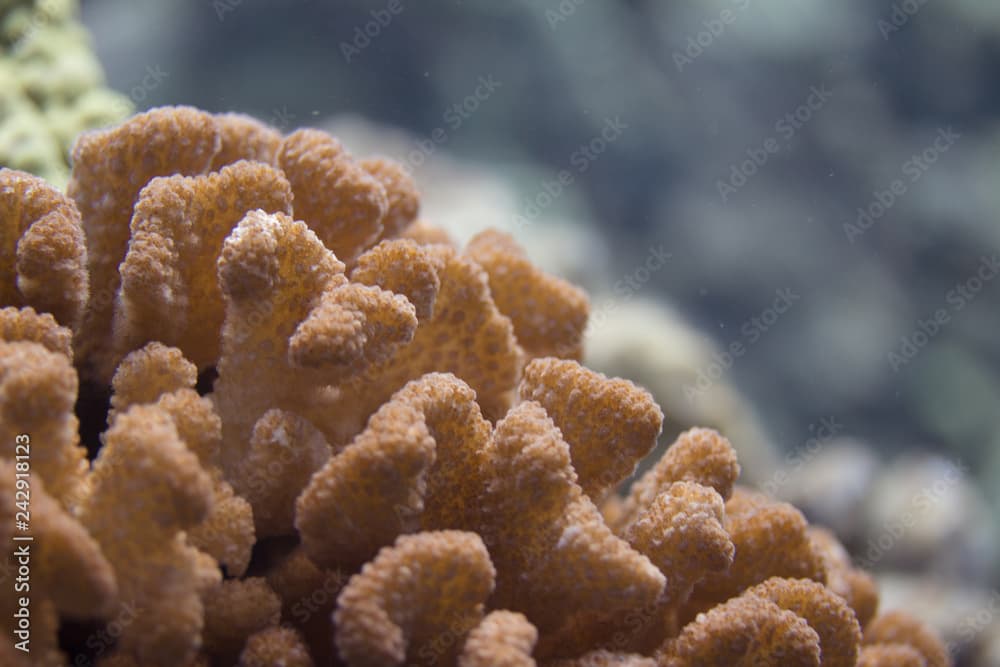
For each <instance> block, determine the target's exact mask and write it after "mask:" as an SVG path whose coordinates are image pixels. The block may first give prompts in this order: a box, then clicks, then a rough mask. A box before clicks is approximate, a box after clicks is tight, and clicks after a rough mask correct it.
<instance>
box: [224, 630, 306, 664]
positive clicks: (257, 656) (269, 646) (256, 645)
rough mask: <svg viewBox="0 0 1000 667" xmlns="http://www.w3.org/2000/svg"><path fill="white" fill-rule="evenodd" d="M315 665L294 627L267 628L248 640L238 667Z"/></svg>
mask: <svg viewBox="0 0 1000 667" xmlns="http://www.w3.org/2000/svg"><path fill="white" fill-rule="evenodd" d="M274 665H281V667H313V660H312V657H311V656H310V655H309V650H308V649H307V648H306V645H305V643H304V642H303V640H302V636H301V635H299V633H298V632H296V631H295V630H294V629H293V628H278V627H273V628H266V629H264V630H261V631H259V632H255V633H254V634H252V635H251V636H250V638H249V639H247V641H246V646H245V647H244V649H243V652H242V653H240V659H239V663H238V666H237V667H273V666H274Z"/></svg>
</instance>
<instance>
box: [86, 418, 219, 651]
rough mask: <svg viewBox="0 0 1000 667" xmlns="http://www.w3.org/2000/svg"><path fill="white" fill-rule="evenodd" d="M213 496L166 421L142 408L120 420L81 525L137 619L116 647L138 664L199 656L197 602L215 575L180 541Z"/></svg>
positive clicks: (205, 478) (95, 478) (199, 607)
mask: <svg viewBox="0 0 1000 667" xmlns="http://www.w3.org/2000/svg"><path fill="white" fill-rule="evenodd" d="M211 494H212V486H211V480H210V479H209V477H208V475H206V474H205V473H204V472H203V471H202V469H201V467H200V466H199V464H198V460H197V458H196V457H195V456H194V454H192V453H191V452H190V451H188V450H187V448H186V447H185V446H184V444H183V442H181V440H180V438H179V437H178V436H177V430H176V428H175V427H174V424H173V421H172V420H171V419H170V417H169V416H168V415H167V414H166V413H165V412H163V411H162V410H160V409H159V408H156V407H152V406H141V405H140V406H133V407H132V408H129V410H127V411H126V412H124V413H122V414H120V415H118V417H117V418H116V419H115V423H114V424H112V426H111V428H110V429H108V432H107V434H106V436H105V445H104V448H103V449H102V450H101V453H100V454H99V456H98V458H97V461H96V462H95V464H94V472H93V490H92V492H91V493H90V494H89V495H88V496H87V497H86V498H85V499H84V502H83V504H82V506H81V510H80V520H81V522H82V523H83V524H84V526H86V528H87V529H88V530H89V531H90V534H91V535H93V536H94V538H95V539H96V540H97V543H98V544H99V545H100V547H101V550H102V551H103V553H104V556H105V557H106V558H107V559H108V561H109V562H110V563H111V566H112V567H113V568H114V571H115V576H116V577H117V580H118V587H119V596H118V600H119V605H120V606H123V605H133V606H135V607H138V608H139V609H140V612H139V613H138V615H137V617H136V618H135V620H134V621H133V622H132V623H131V624H130V625H128V626H127V627H125V628H124V629H123V631H122V635H121V637H120V639H119V642H120V645H121V648H122V649H123V650H125V651H127V652H129V653H132V654H134V656H135V657H136V658H137V659H138V660H139V661H140V662H141V663H143V664H150V665H164V666H165V667H166V666H167V665H177V664H184V663H185V661H187V660H190V659H192V658H193V657H194V655H195V653H196V652H197V651H198V649H199V647H200V644H201V629H202V624H203V609H202V603H201V593H202V591H204V590H205V589H206V588H207V587H208V585H209V584H210V582H212V581H218V579H219V572H218V570H217V569H215V568H214V567H213V568H211V569H209V565H208V563H207V562H206V561H205V560H204V559H203V558H201V557H199V556H198V553H197V552H196V551H194V550H193V549H192V548H191V547H189V546H187V545H186V544H185V542H184V540H183V537H182V536H183V532H182V531H184V530H185V529H187V528H190V527H192V526H195V525H197V524H198V523H199V522H200V521H202V520H203V519H204V517H205V515H206V514H207V513H208V510H209V503H210V500H211V497H212V495H211ZM209 561H210V562H211V563H212V564H213V565H214V561H211V559H209ZM137 564H141V567H136V565H137Z"/></svg>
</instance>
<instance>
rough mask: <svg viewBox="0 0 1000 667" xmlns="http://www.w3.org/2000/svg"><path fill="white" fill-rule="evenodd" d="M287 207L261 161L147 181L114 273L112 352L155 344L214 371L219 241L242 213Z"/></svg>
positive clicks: (283, 192)
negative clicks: (176, 350)
mask: <svg viewBox="0 0 1000 667" xmlns="http://www.w3.org/2000/svg"><path fill="white" fill-rule="evenodd" d="M291 208H292V190H291V186H290V185H289V184H288V181H286V180H285V177H284V176H283V175H282V174H281V172H279V171H278V170H277V169H275V168H273V167H270V166H268V165H266V164H262V163H259V162H248V161H245V160H241V161H239V162H236V163H234V164H231V165H228V166H225V167H223V168H222V169H221V170H220V171H217V172H212V173H209V174H204V175H199V176H181V175H175V176H168V177H162V178H154V179H153V180H151V181H150V182H149V184H148V185H146V187H144V188H143V189H142V191H141V192H140V193H139V198H138V201H137V202H136V203H135V207H134V209H133V213H132V222H131V235H130V237H129V244H128V252H127V253H126V254H125V260H124V261H123V262H122V264H121V267H120V269H119V272H120V273H121V281H122V284H121V290H120V293H119V297H118V299H119V305H118V307H117V309H116V312H115V326H114V332H115V348H116V352H117V353H118V354H124V353H126V352H128V351H129V350H133V349H135V348H137V347H139V346H141V345H143V344H144V343H146V342H148V341H151V340H157V341H160V342H163V343H166V344H168V345H172V346H176V347H179V348H180V349H181V350H182V351H183V353H184V355H185V357H187V358H188V359H190V360H191V361H192V362H194V364H195V366H197V367H199V368H204V367H207V366H210V365H212V364H214V363H215V361H216V359H217V358H218V356H219V333H218V332H219V330H220V329H221V328H222V320H223V317H224V315H225V307H224V303H223V300H222V294H221V292H220V290H219V286H218V281H217V280H216V271H215V262H216V260H217V259H218V257H219V253H220V252H221V250H222V242H223V241H224V240H225V238H226V237H227V236H228V235H229V233H230V232H231V231H232V229H233V227H235V226H236V223H238V222H239V221H240V220H241V219H242V218H243V216H244V215H245V214H246V213H247V211H251V210H256V209H261V210H264V211H266V212H269V213H274V212H278V211H280V212H284V213H290V212H291Z"/></svg>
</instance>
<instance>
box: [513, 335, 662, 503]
mask: <svg viewBox="0 0 1000 667" xmlns="http://www.w3.org/2000/svg"><path fill="white" fill-rule="evenodd" d="M515 326H516V325H515ZM519 340H520V338H519ZM519 393H520V396H521V399H522V400H526V401H537V402H538V403H539V404H540V405H541V406H542V407H543V408H545V411H546V412H547V413H548V415H549V416H550V417H551V418H552V421H553V422H555V424H556V426H558V427H559V430H560V431H561V432H562V435H563V438H564V439H565V440H566V442H567V443H568V444H569V447H570V454H571V455H572V458H573V469H574V470H576V474H577V478H578V480H577V481H578V482H579V484H580V486H581V487H582V488H583V492H584V493H586V494H587V495H588V496H590V497H591V498H595V499H600V498H602V497H603V496H604V495H606V494H607V492H608V491H609V490H612V489H614V488H615V487H616V486H617V485H618V483H619V482H621V481H622V480H623V479H625V478H626V477H628V476H629V475H631V474H632V473H633V472H634V471H635V466H636V464H637V463H638V462H639V461H640V460H641V459H642V458H643V457H645V456H646V454H648V453H649V452H650V451H652V449H653V447H655V446H656V439H657V438H658V437H659V435H660V431H661V430H662V428H663V413H662V412H661V411H660V407H659V406H658V405H656V403H655V402H654V401H653V397H652V396H651V395H650V394H649V392H647V391H646V390H644V389H640V388H639V387H636V386H635V385H634V384H632V383H631V382H629V381H628V380H621V379H617V378H616V379H613V380H611V379H608V378H607V377H605V376H604V375H602V374H600V373H595V372H594V371H592V370H589V369H587V368H584V367H583V366H581V365H580V364H578V363H576V362H575V361H569V360H561V359H556V358H552V357H548V358H544V359H535V360H534V361H532V362H531V363H530V364H528V366H527V367H526V368H525V369H524V378H523V379H522V380H521V386H520V388H519Z"/></svg>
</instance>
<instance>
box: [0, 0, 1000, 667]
mask: <svg viewBox="0 0 1000 667" xmlns="http://www.w3.org/2000/svg"><path fill="white" fill-rule="evenodd" d="M50 2H51V3H52V4H53V5H59V6H62V5H64V4H70V5H71V4H72V3H70V2H68V0H50ZM3 4H4V2H0V6H2V5H3ZM7 4H11V3H10V2H9V0H8V2H7ZM15 4H16V3H15ZM42 4H45V3H42ZM81 10H82V13H81V17H82V23H83V24H84V25H85V27H86V28H87V29H88V30H89V32H90V33H91V35H92V37H93V42H92V44H93V48H94V50H95V52H96V57H97V61H98V62H99V65H100V66H102V67H103V69H104V72H105V74H106V80H107V85H108V86H109V87H110V88H111V89H114V90H116V91H118V92H119V93H121V94H122V95H123V96H124V97H125V98H128V102H129V103H130V104H131V106H132V107H134V108H136V109H139V110H141V109H145V108H148V107H152V106H158V105H163V104H191V105H196V106H198V107H202V108H205V109H208V110H212V111H228V110H236V111H242V112H245V113H249V114H252V115H254V116H256V117H258V118H260V119H262V120H265V121H267V122H269V123H271V124H273V125H275V126H277V127H279V128H280V129H283V130H286V131H287V130H291V129H294V128H296V127H299V126H309V125H312V126H321V127H325V128H328V129H332V131H334V132H335V133H336V134H338V135H339V136H340V137H341V138H342V139H343V140H344V142H345V143H346V144H347V146H348V147H349V148H350V149H352V151H354V152H356V153H360V154H365V153H371V152H379V153H386V154H389V155H390V156H392V157H395V158H396V159H399V160H401V161H402V162H404V164H406V165H407V166H408V167H410V168H411V170H412V171H413V172H414V174H415V175H416V177H417V179H418V181H420V183H421V185H422V188H423V189H424V191H425V193H426V204H425V208H424V215H425V217H426V219H428V220H429V221H430V222H432V223H436V224H441V225H443V226H445V227H447V228H448V229H449V230H450V231H451V232H452V234H453V235H454V236H455V237H456V238H457V239H459V240H461V239H463V238H467V237H468V236H471V234H472V233H474V232H475V231H477V230H479V229H481V228H483V227H485V226H489V225H493V226H500V227H502V228H505V229H507V230H509V231H511V232H512V233H514V234H515V235H516V236H517V237H518V238H520V239H522V240H523V242H524V243H525V244H526V246H527V248H528V251H529V254H531V255H532V256H533V257H534V258H535V259H536V261H538V262H540V263H541V264H543V265H544V266H546V267H547V268H548V269H549V270H551V271H553V272H557V273H560V274H562V275H565V276H567V277H569V278H571V279H573V280H574V281H576V282H578V283H581V284H583V285H584V286H586V287H587V289H588V290H590V291H591V293H592V294H593V299H594V303H593V305H594V317H593V322H592V324H591V328H590V330H589V332H588V357H589V361H590V363H591V364H592V365H594V366H595V367H597V368H600V369H602V370H606V371H607V372H611V373H615V374H620V375H626V376H629V377H632V378H634V379H636V380H637V381H638V382H640V383H642V384H645V385H647V386H649V387H650V388H651V390H653V391H654V393H655V394H656V395H657V397H658V399H659V400H660V401H661V403H662V404H663V407H664V411H665V412H666V413H667V415H668V418H669V419H670V428H669V429H668V430H671V429H672V430H673V432H676V431H677V430H679V429H680V428H683V427H685V426H687V425H690V424H693V423H707V424H710V425H713V426H719V427H721V428H725V430H726V431H727V433H728V434H729V435H730V437H731V438H732V439H733V442H734V444H735V445H736V446H737V448H738V449H739V450H740V452H741V457H743V460H744V464H745V468H746V469H747V472H748V475H749V477H750V479H752V480H753V481H754V482H756V483H757V484H759V485H760V486H762V487H764V488H765V489H766V490H769V491H770V492H772V493H775V494H777V495H779V496H782V497H787V498H789V499H792V500H794V501H795V502H796V503H798V504H800V505H801V506H803V507H805V509H806V511H807V512H808V513H809V514H810V516H811V517H812V518H817V519H820V520H823V521H824V522H826V523H828V524H830V525H832V526H833V527H835V528H836V529H837V530H838V532H839V533H840V535H841V537H842V538H843V539H845V540H846V541H847V543H848V544H849V546H850V547H851V549H852V551H853V553H854V555H855V557H856V558H859V559H861V560H863V561H865V562H866V564H868V565H870V566H871V567H873V568H875V569H884V570H891V571H893V572H903V573H905V572H907V571H920V572H927V571H930V572H932V573H933V574H934V575H935V576H940V577H941V581H944V582H946V583H947V582H953V581H962V582H967V583H969V582H971V588H972V591H973V592H974V593H975V592H979V593H983V594H988V593H989V592H990V591H991V590H993V589H994V588H995V586H996V584H997V574H998V573H997V562H998V560H1000V559H998V550H997V546H996V544H997V530H998V526H997V521H996V519H995V517H996V511H997V509H1000V335H998V334H1000V308H998V306H1000V280H998V278H1000V220H998V219H997V211H998V210H1000V187H998V184H1000V161H998V160H997V159H996V156H997V155H1000V86H998V84H1000V79H998V74H1000V3H995V2H990V1H988V0H947V1H945V0H896V1H895V2H887V1H881V0H880V1H871V0H842V1H841V2H837V3H828V2H827V3H822V2H810V3H800V2H791V1H789V0H722V1H715V0H702V1H701V2H697V3H693V2H681V1H677V0H621V1H618V2H612V1H610V0H601V1H599V0H536V1H528V0H524V1H512V2H490V1H488V0H465V1H462V0H455V1H444V0H442V1H439V2H422V3H417V2H411V1H408V0H373V1H371V2H364V3H363V2H360V1H354V2H352V1H346V2H321V1H319V0H286V1H279V0H198V1H196V0H173V1H172V2H169V3H166V2H156V1H154V0H83V2H82V3H81ZM900 526H902V528H900ZM897 533H898V534H897ZM886 536H888V537H889V538H891V539H887V538H886ZM890 541H891V543H892V544H891V545H888V543H889V542H890ZM880 545H881V546H880ZM887 576H888V575H887ZM923 581H924V582H925V583H926V582H927V578H926V577H924V578H923ZM914 585H915V584H914ZM926 585H928V586H929V585H931V584H930V583H927V584H926ZM942 586H943V588H942V587H939V588H937V589H933V590H932V591H931V592H930V593H928V592H927V590H926V589H921V591H922V592H921V593H920V595H923V598H920V595H917V598H919V599H924V600H925V601H926V602H927V604H928V605H929V606H930V608H931V609H934V608H938V607H942V605H941V604H939V603H937V602H935V600H936V599H938V600H939V599H940V595H942V594H943V593H942V592H941V591H942V590H946V591H952V590H955V586H952V585H951V584H947V585H944V584H942ZM911 588H912V586H911ZM901 595H903V594H902V593H901ZM994 595H995V594H994ZM986 600H987V601H986V602H984V601H983V599H981V598H977V601H975V602H968V605H969V609H972V610H973V611H975V610H976V609H979V608H983V605H987V604H989V598H986ZM993 602H994V603H995V602H996V599H993ZM918 603H919V600H918V601H916V602H908V604H918ZM958 604H959V603H958V602H955V603H954V605H958ZM954 605H953V606H952V607H950V611H949V614H948V615H949V616H951V617H952V620H953V622H954V623H958V622H960V621H961V619H962V618H963V616H962V613H961V612H960V611H955V609H956V607H955V606H954ZM977 605H979V606H978V607H977ZM995 612H997V613H1000V609H997V610H995ZM938 613H939V614H940V613H941V610H940V609H939V611H938ZM970 613H972V612H970ZM994 615H996V614H994ZM992 622H995V619H994V621H992ZM956 632H958V631H957V630H956V631H953V634H955V633H956ZM997 653H998V655H997V656H996V659H997V660H998V662H997V663H995V664H1000V651H998V652H997ZM982 664H986V663H985V662H983V663H982ZM990 664H994V663H990Z"/></svg>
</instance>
